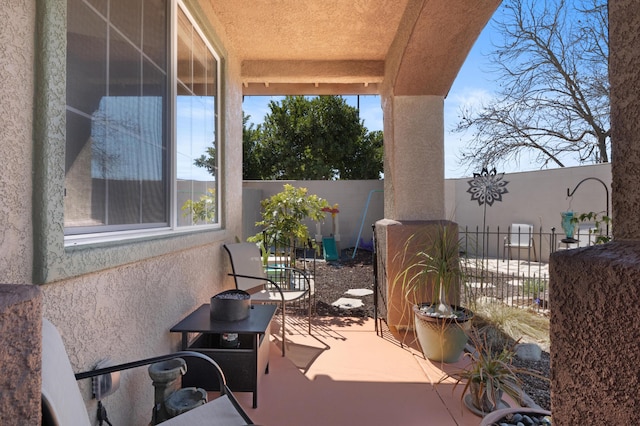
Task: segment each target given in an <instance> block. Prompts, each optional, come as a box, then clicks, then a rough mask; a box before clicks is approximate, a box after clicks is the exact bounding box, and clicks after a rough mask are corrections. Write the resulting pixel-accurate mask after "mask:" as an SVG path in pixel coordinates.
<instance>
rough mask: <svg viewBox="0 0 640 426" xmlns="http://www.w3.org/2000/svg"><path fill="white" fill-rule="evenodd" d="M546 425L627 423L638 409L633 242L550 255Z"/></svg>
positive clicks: (638, 270) (636, 249) (638, 277)
mask: <svg viewBox="0 0 640 426" xmlns="http://www.w3.org/2000/svg"><path fill="white" fill-rule="evenodd" d="M550 273H551V278H552V282H551V284H550V297H551V303H552V305H551V312H552V315H551V365H552V381H551V392H552V411H553V421H554V425H555V424H558V425H576V424H592V423H593V421H594V420H596V419H597V420H598V421H604V423H606V424H628V422H629V421H630V415H632V413H634V412H635V411H636V410H637V408H638V407H640V394H639V393H638V387H640V376H639V375H638V342H640V323H639V322H638V321H637V314H638V306H640V287H639V286H638V282H640V242H635V241H633V242H632V241H625V242H612V243H609V244H606V245H601V246H594V247H591V248H587V249H577V250H566V251H562V252H556V253H555V254H554V255H552V259H551V268H550Z"/></svg>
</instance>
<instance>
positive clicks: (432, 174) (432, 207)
mask: <svg viewBox="0 0 640 426" xmlns="http://www.w3.org/2000/svg"><path fill="white" fill-rule="evenodd" d="M383 111H384V120H385V133H384V135H385V138H384V151H385V165H384V168H385V176H384V177H385V179H384V180H385V181H384V189H385V205H384V214H385V217H386V218H388V219H393V220H439V219H443V218H444V214H445V209H444V99H443V98H442V97H440V96H390V97H388V98H385V99H384V101H383Z"/></svg>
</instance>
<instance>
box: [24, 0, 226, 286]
mask: <svg viewBox="0 0 640 426" xmlns="http://www.w3.org/2000/svg"><path fill="white" fill-rule="evenodd" d="M170 5H171V9H170V13H171V18H172V19H173V17H175V16H176V10H175V8H176V7H177V3H176V1H175V0H170ZM184 7H185V9H186V10H187V11H188V12H189V13H190V14H191V15H192V16H194V17H195V18H196V19H197V20H196V21H195V22H194V23H195V24H196V27H199V28H200V31H202V32H203V34H204V35H205V37H204V38H205V40H207V42H208V43H210V45H211V47H212V48H213V51H214V52H216V54H217V55H218V57H217V58H218V60H219V62H218V70H219V73H218V76H217V82H218V89H217V93H218V99H217V103H218V107H219V111H218V121H217V126H218V128H217V130H216V132H217V135H216V136H217V144H218V149H219V156H218V162H219V164H220V168H219V170H220V173H219V176H218V188H219V191H218V193H219V194H218V198H219V209H220V211H219V214H218V223H217V224H216V225H198V226H184V227H179V228H172V227H163V228H153V229H149V230H143V232H140V231H139V230H133V231H120V232H108V233H96V234H91V235H86V236H85V237H84V238H78V237H70V238H68V239H67V238H65V235H64V234H65V233H64V204H63V200H64V187H65V167H64V164H65V150H66V130H65V129H66V126H65V116H66V75H67V74H66V55H65V54H64V50H65V49H66V43H64V42H62V43H61V42H60V40H63V41H65V40H66V37H67V34H66V30H67V25H66V12H67V0H47V1H46V2H38V3H37V4H36V23H35V28H36V45H35V49H36V50H35V51H36V58H35V61H36V66H35V78H34V93H35V97H34V114H33V140H34V149H33V156H34V159H33V161H34V167H33V185H34V190H33V193H32V194H33V195H32V205H33V208H32V222H33V276H32V281H33V283H34V284H44V283H50V282H54V281H59V280H63V279H69V278H73V277H77V276H81V275H83V274H87V273H91V272H96V271H100V270H105V269H110V268H115V267H118V266H122V265H125V264H130V263H132V262H137V261H143V260H145V259H149V258H152V257H156V256H161V255H165V254H169V253H173V252H177V251H182V250H186V249H190V248H194V247H198V246H202V245H207V244H213V243H216V242H222V241H224V239H225V238H226V237H227V232H225V226H224V223H225V217H226V214H227V212H226V207H228V206H226V205H224V204H223V203H222V202H223V200H224V199H225V198H226V197H225V196H224V194H223V192H224V190H225V188H226V185H227V184H226V183H225V180H226V173H225V170H224V168H223V167H222V166H223V165H224V164H225V161H224V144H225V143H226V142H225V139H226V138H225V134H224V132H225V130H224V113H225V110H224V105H225V101H224V100H223V99H222V94H223V93H225V92H224V85H225V83H224V82H225V56H226V51H225V50H224V47H223V45H222V43H221V42H220V41H219V38H218V36H217V35H216V34H215V31H214V29H213V28H211V27H210V26H209V25H205V24H206V20H204V19H202V18H203V17H204V16H206V15H205V14H204V13H203V12H202V10H201V9H200V6H199V5H198V4H197V2H188V1H185V2H184ZM198 18H201V19H198ZM202 25H205V27H204V28H203V27H202ZM172 31H173V29H172ZM171 42H172V41H171ZM61 51H62V52H61ZM171 61H172V64H171V66H173V65H174V64H173V62H174V59H173V56H172V59H171ZM172 90H175V89H174V88H173V87H172ZM171 167H174V166H173V162H172V165H171ZM172 173H173V172H172ZM171 179H172V181H175V180H174V178H173V175H172V177H171ZM169 207H170V208H171V207H172V204H171V203H170V204H169Z"/></svg>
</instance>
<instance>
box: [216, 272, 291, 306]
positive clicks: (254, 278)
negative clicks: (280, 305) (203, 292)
mask: <svg viewBox="0 0 640 426" xmlns="http://www.w3.org/2000/svg"><path fill="white" fill-rule="evenodd" d="M228 275H229V276H230V277H234V278H235V277H239V278H247V279H250V280H256V281H261V282H265V281H267V282H269V284H271V285H273V286H274V287H275V288H276V290H278V293H280V297H281V298H282V300H283V301H284V294H283V293H282V289H281V288H280V286H279V285H278V284H277V283H276V282H275V281H273V280H270V279H269V278H266V277H256V276H253V275H243V274H233V273H230V274H228ZM256 287H259V286H256ZM253 288H255V287H253ZM248 293H249V294H251V292H250V291H249V292H248Z"/></svg>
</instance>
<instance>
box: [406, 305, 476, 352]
mask: <svg viewBox="0 0 640 426" xmlns="http://www.w3.org/2000/svg"><path fill="white" fill-rule="evenodd" d="M430 305H431V304H430V303H422V304H420V305H414V306H413V313H414V319H415V330H416V335H417V336H418V341H419V342H420V347H421V348H422V353H423V354H424V356H425V357H426V358H427V359H430V360H431V361H437V362H446V363H451V362H456V361H458V360H459V359H460V355H461V354H462V351H463V350H464V347H465V345H466V343H467V340H468V338H467V333H466V332H467V331H468V330H469V329H470V328H471V321H470V320H471V319H472V318H473V313H472V312H471V311H469V310H468V309H465V308H461V307H458V306H454V307H453V308H454V310H455V311H457V312H460V313H461V314H462V315H461V316H460V317H459V318H438V317H432V316H429V315H425V314H424V313H423V312H421V310H420V308H421V307H424V306H430Z"/></svg>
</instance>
